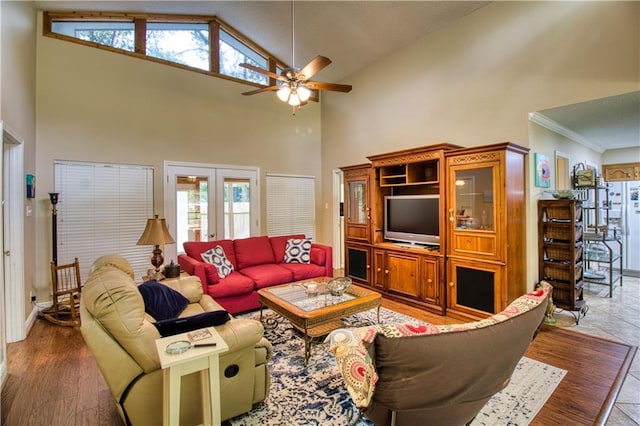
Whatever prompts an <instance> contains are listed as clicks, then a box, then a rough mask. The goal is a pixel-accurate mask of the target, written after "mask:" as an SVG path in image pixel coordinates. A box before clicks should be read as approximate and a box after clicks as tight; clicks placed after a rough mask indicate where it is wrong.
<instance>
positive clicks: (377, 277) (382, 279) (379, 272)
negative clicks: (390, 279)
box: [372, 250, 389, 291]
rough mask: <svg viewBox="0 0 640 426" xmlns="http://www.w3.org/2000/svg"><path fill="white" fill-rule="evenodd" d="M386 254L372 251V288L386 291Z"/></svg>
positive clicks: (381, 251) (380, 251)
mask: <svg viewBox="0 0 640 426" xmlns="http://www.w3.org/2000/svg"><path fill="white" fill-rule="evenodd" d="M388 273H389V270H388V269H387V252H385V251H384V250H374V251H373V281H372V284H373V287H374V288H376V289H378V290H383V291H384V290H386V289H387V274H388Z"/></svg>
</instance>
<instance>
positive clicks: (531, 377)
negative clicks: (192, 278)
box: [231, 308, 566, 426]
mask: <svg viewBox="0 0 640 426" xmlns="http://www.w3.org/2000/svg"><path fill="white" fill-rule="evenodd" d="M265 314H266V315H267V317H268V318H270V319H271V318H274V319H277V320H278V321H277V325H276V326H275V327H274V328H269V326H267V327H266V330H265V336H266V337H267V339H269V341H271V343H272V344H273V347H274V352H275V354H274V357H273V359H272V360H271V361H270V364H269V370H270V372H271V389H270V391H269V396H268V397H267V399H266V400H265V401H264V402H262V403H260V404H256V406H254V407H253V409H252V410H251V411H250V412H248V413H247V414H244V415H242V416H238V417H236V418H234V419H231V424H232V425H234V426H254V425H289V426H298V425H323V426H324V425H335V426H343V425H357V426H369V425H372V423H371V422H370V421H368V420H367V419H365V418H357V415H356V413H357V410H356V409H355V406H354V405H353V403H352V402H351V398H350V396H349V394H348V392H347V390H346V388H345V386H344V382H343V381H342V377H341V376H340V373H339V371H338V367H337V366H336V363H335V359H334V357H333V355H332V354H331V353H330V352H329V349H328V344H327V343H324V342H323V341H322V340H315V341H314V342H313V346H312V349H311V357H310V358H309V363H308V366H307V367H305V366H304V340H303V339H302V337H301V335H300V333H299V332H298V331H296V330H295V329H293V328H292V327H291V325H290V323H289V322H288V321H287V320H285V319H283V318H281V317H279V316H277V315H276V314H274V313H272V312H270V311H265ZM241 317H245V318H247V317H248V318H254V319H259V317H260V314H259V313H258V312H254V313H251V314H247V315H243V316H241ZM380 319H381V321H382V322H383V323H392V322H408V321H411V322H416V321H417V320H415V319H413V318H409V317H407V316H404V315H401V314H398V313H395V312H393V311H390V310H387V309H384V308H383V309H381V310H380ZM347 322H348V325H350V326H361V325H366V324H373V323H375V310H372V311H368V312H363V313H361V314H357V315H354V316H352V317H350V318H349V319H348V320H347ZM565 373H566V371H565V370H561V369H559V368H555V367H552V366H550V365H547V364H544V363H541V362H538V361H534V360H532V359H528V358H523V359H522V360H521V361H520V363H519V364H518V366H517V368H516V371H515V372H514V374H513V377H512V379H511V383H510V384H509V386H508V387H507V388H505V389H504V390H502V391H501V392H499V393H497V394H496V395H494V397H493V398H492V399H491V400H490V401H489V402H488V403H487V405H486V406H485V407H484V408H483V409H482V411H481V412H480V413H479V414H478V415H477V416H476V418H475V420H474V422H473V423H472V424H473V425H476V426H479V425H492V426H493V425H497V424H502V425H507V424H509V425H526V424H528V423H529V421H530V420H531V419H532V418H533V417H535V415H536V413H537V412H538V411H539V410H540V408H542V406H543V405H544V403H545V402H546V400H547V399H548V398H549V396H551V394H552V393H553V390H554V389H555V388H556V386H557V385H558V383H560V381H561V380H562V377H563V376H564V374H565Z"/></svg>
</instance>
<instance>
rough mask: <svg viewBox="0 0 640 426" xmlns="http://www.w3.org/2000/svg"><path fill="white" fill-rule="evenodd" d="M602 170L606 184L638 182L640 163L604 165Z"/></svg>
mask: <svg viewBox="0 0 640 426" xmlns="http://www.w3.org/2000/svg"><path fill="white" fill-rule="evenodd" d="M602 169H603V172H604V173H603V175H604V180H605V181H607V182H621V181H630V180H640V163H621V164H604V165H603V166H602Z"/></svg>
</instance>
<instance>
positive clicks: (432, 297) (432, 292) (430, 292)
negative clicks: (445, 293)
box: [421, 257, 440, 305]
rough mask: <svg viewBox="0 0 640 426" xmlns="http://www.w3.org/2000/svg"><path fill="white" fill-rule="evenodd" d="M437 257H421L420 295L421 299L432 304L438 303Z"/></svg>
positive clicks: (438, 273) (438, 274) (438, 275)
mask: <svg viewBox="0 0 640 426" xmlns="http://www.w3.org/2000/svg"><path fill="white" fill-rule="evenodd" d="M438 261H439V259H434V258H429V257H425V258H422V277H421V281H422V297H421V299H422V300H423V301H425V302H427V303H430V304H432V305H440V279H439V277H440V272H439V269H440V268H439V267H438Z"/></svg>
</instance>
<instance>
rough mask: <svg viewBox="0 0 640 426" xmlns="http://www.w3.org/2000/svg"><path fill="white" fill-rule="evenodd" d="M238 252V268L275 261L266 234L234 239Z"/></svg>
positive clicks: (234, 245) (234, 246)
mask: <svg viewBox="0 0 640 426" xmlns="http://www.w3.org/2000/svg"><path fill="white" fill-rule="evenodd" d="M233 248H234V249H235V252H236V260H237V262H238V263H237V266H238V270H240V271H242V270H243V269H245V268H248V267H250V266H255V265H264V264H266V263H275V261H276V260H275V257H274V256H273V249H272V248H271V243H269V237H267V236H266V235H264V236H260V237H250V238H241V239H238V240H234V241H233Z"/></svg>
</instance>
